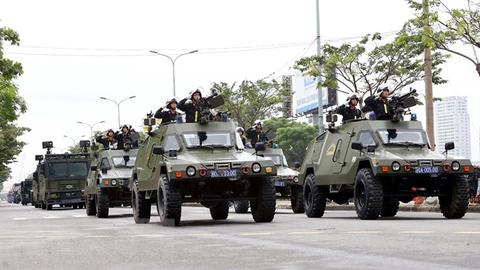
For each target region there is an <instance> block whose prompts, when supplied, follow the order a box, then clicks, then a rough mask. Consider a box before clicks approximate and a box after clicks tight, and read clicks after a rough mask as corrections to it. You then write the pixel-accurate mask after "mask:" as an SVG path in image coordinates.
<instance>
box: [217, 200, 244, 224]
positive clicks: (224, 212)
mask: <svg viewBox="0 0 480 270" xmlns="http://www.w3.org/2000/svg"><path fill="white" fill-rule="evenodd" d="M247 203H248V202H247ZM247 205H248V204H247ZM229 208H230V207H229V205H228V202H219V203H217V205H215V206H214V207H212V208H210V216H212V219H213V220H225V219H227V218H228V209H229Z"/></svg>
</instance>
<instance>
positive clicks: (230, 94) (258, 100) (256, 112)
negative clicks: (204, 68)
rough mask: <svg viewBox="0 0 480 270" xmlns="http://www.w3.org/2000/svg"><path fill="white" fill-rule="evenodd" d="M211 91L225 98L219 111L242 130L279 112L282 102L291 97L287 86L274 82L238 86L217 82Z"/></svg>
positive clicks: (244, 82)
mask: <svg viewBox="0 0 480 270" xmlns="http://www.w3.org/2000/svg"><path fill="white" fill-rule="evenodd" d="M212 90H214V91H217V93H219V94H222V95H223V96H224V98H225V104H224V105H223V106H222V108H220V110H223V111H227V112H229V113H230V114H231V117H232V119H234V120H235V121H237V122H238V124H239V126H241V127H244V128H248V127H251V126H252V125H253V123H254V122H255V120H257V119H266V118H269V117H271V116H273V115H274V114H276V113H278V112H281V111H282V107H281V104H282V102H284V101H285V100H286V98H287V97H289V96H290V95H291V92H290V89H289V87H288V85H287V84H284V83H279V82H277V81H276V80H272V81H271V82H267V81H264V80H259V81H256V82H252V81H243V82H241V83H240V84H239V85H237V84H236V83H233V84H228V83H225V82H219V83H214V84H213V85H212Z"/></svg>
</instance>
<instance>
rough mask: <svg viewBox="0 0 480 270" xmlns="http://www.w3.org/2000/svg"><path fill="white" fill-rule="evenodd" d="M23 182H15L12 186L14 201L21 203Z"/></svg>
mask: <svg viewBox="0 0 480 270" xmlns="http://www.w3.org/2000/svg"><path fill="white" fill-rule="evenodd" d="M20 189H21V184H20V183H15V184H13V186H12V203H15V204H19V203H21V202H22V194H21V193H20Z"/></svg>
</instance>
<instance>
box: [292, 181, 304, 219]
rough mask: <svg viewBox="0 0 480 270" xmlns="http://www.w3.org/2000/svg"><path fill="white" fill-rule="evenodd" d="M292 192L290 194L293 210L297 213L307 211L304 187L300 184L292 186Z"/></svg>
mask: <svg viewBox="0 0 480 270" xmlns="http://www.w3.org/2000/svg"><path fill="white" fill-rule="evenodd" d="M291 188H292V194H291V196H290V203H291V204H292V211H293V213H295V214H298V213H305V206H304V204H303V189H302V186H300V185H295V186H292V187H291Z"/></svg>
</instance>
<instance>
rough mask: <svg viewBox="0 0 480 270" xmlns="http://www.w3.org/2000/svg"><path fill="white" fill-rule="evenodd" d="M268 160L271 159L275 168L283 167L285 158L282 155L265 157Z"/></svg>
mask: <svg viewBox="0 0 480 270" xmlns="http://www.w3.org/2000/svg"><path fill="white" fill-rule="evenodd" d="M263 157H265V158H266V159H271V160H272V161H273V164H275V166H282V165H283V162H282V161H283V158H282V157H281V156H280V155H263Z"/></svg>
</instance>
